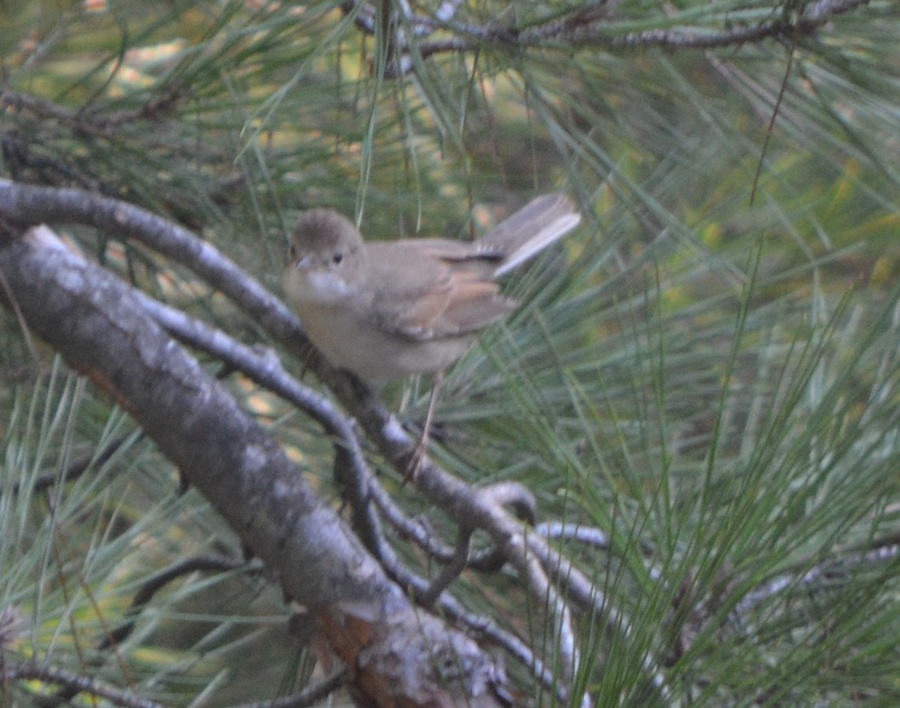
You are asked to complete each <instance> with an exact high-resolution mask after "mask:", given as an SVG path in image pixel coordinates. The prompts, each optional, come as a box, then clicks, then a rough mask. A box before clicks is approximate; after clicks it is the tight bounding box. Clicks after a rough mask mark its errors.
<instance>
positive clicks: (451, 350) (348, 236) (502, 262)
mask: <svg viewBox="0 0 900 708" xmlns="http://www.w3.org/2000/svg"><path fill="white" fill-rule="evenodd" d="M580 221H581V215H580V213H579V212H578V210H577V209H576V208H575V205H574V203H573V202H572V200H571V199H570V198H569V197H568V196H567V195H565V194H563V193H553V194H545V195H543V196H539V197H537V198H535V199H533V200H532V201H530V202H529V203H528V204H526V205H525V206H524V207H522V208H521V209H519V210H518V211H516V212H515V213H513V214H512V215H511V216H509V217H508V218H507V219H505V220H504V221H502V222H500V223H499V224H498V225H497V226H495V227H494V228H493V229H491V230H490V231H489V232H488V233H487V234H485V235H484V236H482V237H481V238H479V239H476V240H474V241H458V240H452V239H445V238H413V239H401V240H396V241H373V242H366V241H365V240H364V239H363V237H362V235H361V234H360V232H359V230H358V229H357V228H356V226H355V224H354V223H353V222H352V221H350V220H349V219H348V218H346V217H345V216H343V215H341V214H340V213H338V212H337V211H335V210H333V209H329V208H324V207H315V208H312V209H309V210H306V211H304V212H302V213H301V214H300V215H299V217H298V218H297V222H296V225H295V226H294V229H293V233H292V236H291V241H290V246H289V248H288V258H287V264H286V266H285V269H284V274H283V278H282V285H283V289H284V293H285V295H286V299H287V301H288V304H290V305H291V307H293V309H294V310H295V311H296V312H297V314H298V315H299V317H300V321H301V324H302V325H303V328H304V330H305V332H306V334H307V336H308V337H309V339H310V341H311V342H312V343H313V345H314V346H315V347H316V348H317V349H318V350H319V351H320V352H321V353H322V354H323V355H324V356H325V358H326V359H327V360H328V362H329V363H330V364H332V365H333V366H335V367H337V368H341V369H347V370H349V371H351V372H353V373H354V374H355V375H356V376H358V377H359V378H360V379H362V380H363V381H364V382H365V383H366V384H367V385H368V386H369V387H370V388H372V389H374V390H378V389H379V388H380V387H381V386H382V385H383V384H384V383H386V382H387V381H390V380H393V379H398V378H404V377H407V376H410V375H413V374H432V375H433V376H434V384H433V386H432V395H431V399H430V401H429V406H428V412H427V414H426V418H425V423H424V425H423V431H422V436H421V439H420V443H419V445H418V446H417V447H416V449H415V450H414V451H413V453H412V454H411V457H410V462H409V467H408V469H409V470H411V474H412V475H413V476H414V475H415V471H416V469H417V468H418V465H419V463H420V461H421V458H422V456H423V454H424V452H425V449H426V446H427V440H428V434H429V431H430V428H431V424H432V420H433V417H434V411H435V406H436V402H437V397H438V393H439V391H440V387H441V382H442V380H443V374H444V371H445V370H446V369H447V368H448V367H449V366H450V365H451V364H452V363H454V362H455V361H456V360H457V359H459V358H460V357H462V356H463V354H465V353H466V351H467V350H468V349H469V348H470V347H471V346H472V344H473V343H474V342H475V340H476V339H477V337H478V334H479V333H480V332H481V331H482V330H483V329H484V328H486V327H488V326H489V325H491V324H493V323H495V322H497V321H499V320H501V319H503V318H504V317H506V316H507V315H508V314H510V313H511V312H512V311H514V310H515V309H516V308H517V307H518V305H519V303H518V302H516V301H515V300H513V299H511V298H508V297H506V296H504V295H503V294H502V292H501V290H500V283H499V282H498V280H499V279H500V278H501V277H503V276H504V275H506V274H507V273H509V272H510V271H512V270H513V269H515V268H517V267H518V266H520V265H521V264H522V263H524V262H525V261H527V260H529V259H530V258H532V257H534V256H535V255H537V254H538V253H540V252H541V251H543V250H544V249H545V248H547V247H548V246H550V245H551V244H553V243H555V242H556V241H558V240H559V239H561V238H562V237H563V236H565V235H566V234H568V233H569V232H571V231H572V230H573V229H574V228H575V227H576V226H577V225H578V224H579V222H580ZM409 475H410V472H408V473H407V478H408V477H409Z"/></svg>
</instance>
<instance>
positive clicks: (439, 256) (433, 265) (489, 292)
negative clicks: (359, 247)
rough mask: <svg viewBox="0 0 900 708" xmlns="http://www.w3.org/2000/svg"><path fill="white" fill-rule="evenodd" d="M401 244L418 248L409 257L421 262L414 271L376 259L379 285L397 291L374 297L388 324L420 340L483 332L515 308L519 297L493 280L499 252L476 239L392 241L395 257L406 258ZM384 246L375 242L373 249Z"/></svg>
mask: <svg viewBox="0 0 900 708" xmlns="http://www.w3.org/2000/svg"><path fill="white" fill-rule="evenodd" d="M401 245H402V247H403V248H404V249H410V251H411V252H413V253H415V256H414V257H413V256H410V257H409V259H408V261H407V262H410V261H411V262H414V263H415V266H414V268H415V272H414V273H412V272H408V271H405V272H406V273H407V275H406V276H403V275H398V271H397V269H396V268H395V267H385V268H383V269H379V268H378V267H377V263H385V261H384V260H383V259H381V258H377V257H376V258H373V259H371V260H372V263H373V264H376V265H375V267H373V268H372V271H371V272H370V277H371V278H372V282H373V284H376V287H375V291H376V292H390V293H391V294H390V296H389V297H382V299H381V300H377V299H376V301H375V302H373V303H372V306H373V307H372V309H373V311H375V312H378V313H379V321H378V326H379V327H380V328H381V329H382V330H384V331H386V332H389V333H391V334H396V335H400V336H404V337H408V338H410V339H414V340H418V341H428V340H433V339H443V338H445V337H455V336H461V335H465V334H470V333H474V332H477V331H478V330H480V329H482V328H484V327H486V326H487V325H489V324H491V323H492V322H495V321H497V320H499V319H501V318H502V317H503V316H505V315H506V314H508V313H509V312H510V311H512V310H513V309H515V307H516V303H515V302H514V301H512V300H509V299H508V298H504V297H503V296H502V295H500V293H499V287H498V285H497V284H496V283H494V282H492V280H491V277H492V274H493V271H494V269H495V267H496V261H497V260H498V258H499V256H497V255H496V254H493V253H484V252H482V250H481V249H480V247H479V246H477V245H476V244H472V243H467V242H462V241H448V240H443V239H427V240H410V241H403V242H397V243H394V244H392V245H391V246H390V248H391V249H392V251H391V254H392V255H393V257H394V258H395V259H403V256H404V254H403V253H402V252H400V251H398V250H397V247H398V246H401ZM380 246H381V244H377V243H375V244H369V248H370V249H373V248H374V249H376V250H377V249H379V247H380ZM410 267H413V266H410Z"/></svg>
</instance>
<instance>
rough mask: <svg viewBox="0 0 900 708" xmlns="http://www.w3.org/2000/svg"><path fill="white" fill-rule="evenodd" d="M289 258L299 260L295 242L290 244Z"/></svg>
mask: <svg viewBox="0 0 900 708" xmlns="http://www.w3.org/2000/svg"><path fill="white" fill-rule="evenodd" d="M288 258H290V259H291V260H292V261H295V260H297V247H296V246H295V245H294V244H291V245H290V246H288Z"/></svg>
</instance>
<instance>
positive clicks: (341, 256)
mask: <svg viewBox="0 0 900 708" xmlns="http://www.w3.org/2000/svg"><path fill="white" fill-rule="evenodd" d="M331 260H332V261H333V262H334V264H335V265H340V264H341V261H343V260H344V254H343V252H342V251H335V252H334V255H333V256H332V257H331Z"/></svg>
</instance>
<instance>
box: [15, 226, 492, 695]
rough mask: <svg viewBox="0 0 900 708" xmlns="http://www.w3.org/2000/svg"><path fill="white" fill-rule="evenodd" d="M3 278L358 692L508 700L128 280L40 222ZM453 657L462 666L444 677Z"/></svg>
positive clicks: (487, 664) (465, 645)
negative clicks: (256, 564)
mask: <svg viewBox="0 0 900 708" xmlns="http://www.w3.org/2000/svg"><path fill="white" fill-rule="evenodd" d="M203 255H204V254H203V252H202V250H201V252H200V254H199V256H200V257H201V259H202V257H203ZM0 274H2V280H3V286H4V287H3V289H4V292H3V298H2V299H3V300H4V303H5V304H6V305H7V306H9V305H10V303H11V302H12V301H14V302H15V303H16V306H17V308H18V311H19V312H20V313H21V315H22V317H23V318H24V321H25V322H26V323H27V325H28V327H30V328H31V329H32V330H33V331H34V332H35V333H36V334H38V335H39V336H40V337H42V338H43V339H44V340H45V341H46V342H47V343H48V344H50V345H51V346H52V347H54V348H55V349H56V350H57V351H59V352H60V353H61V354H62V355H63V357H64V358H65V359H66V361H67V363H68V364H69V366H71V367H72V368H73V369H75V370H76V371H79V372H80V373H82V374H83V375H84V376H86V377H88V378H90V379H91V380H92V381H93V382H94V384H95V385H97V386H98V387H99V388H100V389H101V390H103V391H104V392H106V393H107V394H108V395H109V396H110V397H111V398H112V399H113V400H115V401H116V402H117V403H119V404H120V405H122V406H123V407H124V408H125V409H126V410H127V411H129V413H130V414H131V415H132V417H133V418H134V419H135V420H136V421H137V422H138V423H139V424H140V425H141V427H142V428H143V429H144V430H145V431H146V433H147V434H148V435H149V436H150V437H151V438H152V439H153V440H154V441H155V443H156V444H157V445H158V446H159V448H160V450H161V451H162V452H163V453H164V454H165V455H166V456H167V457H168V458H169V459H170V460H172V462H173V463H174V464H175V465H177V466H178V467H179V469H180V470H181V471H182V473H183V474H184V475H185V476H186V477H187V478H188V479H189V480H190V482H191V483H192V484H193V485H194V486H195V487H196V488H197V489H198V490H199V491H200V492H201V493H202V494H203V495H204V496H205V497H206V498H207V499H208V500H209V501H210V503H211V504H212V505H213V506H214V508H215V509H216V510H217V511H218V512H219V513H220V514H221V515H222V516H223V517H224V518H225V519H226V520H227V521H228V523H229V524H230V525H231V527H232V528H233V529H234V531H235V532H236V533H237V534H238V535H239V536H240V538H241V540H242V541H243V542H244V544H245V545H246V546H247V547H248V548H249V549H250V550H252V552H253V553H254V554H255V555H256V556H258V557H259V558H260V559H261V560H262V561H263V563H265V565H266V566H267V567H268V568H269V569H270V570H271V571H272V572H273V573H274V575H275V576H276V577H277V580H278V582H279V583H280V584H281V586H282V588H283V590H284V592H285V594H286V596H287V597H290V598H292V599H293V600H295V601H296V602H298V603H300V604H303V605H304V606H306V607H307V608H308V609H309V610H310V611H311V612H312V613H313V614H314V616H315V617H316V619H317V620H318V623H319V626H320V627H321V629H322V632H323V634H324V636H325V638H326V639H327V640H328V642H329V643H330V645H331V647H332V648H333V650H334V651H335V653H336V654H337V655H338V656H340V657H341V658H342V659H343V660H344V661H345V663H346V664H347V665H348V666H349V667H350V670H351V673H352V676H353V678H352V680H353V685H354V687H355V688H356V690H357V691H358V695H359V697H360V700H364V701H369V702H371V703H372V704H374V705H396V704H397V702H402V701H411V702H412V703H414V704H422V703H427V702H428V701H432V700H434V701H440V700H447V701H450V702H451V703H454V704H465V703H466V702H472V703H477V704H480V705H500V704H501V703H502V701H501V700H500V699H499V698H497V696H498V695H502V694H503V693H504V692H505V691H504V686H505V683H506V678H505V676H504V674H503V671H502V669H501V668H500V667H499V666H498V665H497V664H496V662H495V660H493V659H492V658H491V657H489V656H488V655H487V654H485V653H484V652H482V651H481V649H480V648H479V647H478V646H477V645H476V644H475V643H474V642H473V641H471V640H470V639H468V638H467V637H465V636H464V635H462V634H460V633H459V632H457V631H455V630H453V629H451V628H448V627H447V626H446V625H445V624H444V623H443V622H441V621H440V620H438V619H437V618H436V617H434V616H432V615H429V614H427V613H424V612H422V611H419V610H416V608H414V607H413V606H412V605H411V604H410V602H409V600H408V598H407V596H406V594H405V593H404V592H403V591H402V590H401V589H400V588H399V587H398V586H397V585H395V584H393V583H391V582H390V581H389V580H388V578H387V576H386V575H385V574H384V572H383V570H382V568H381V566H380V565H379V564H378V563H377V562H376V561H375V559H374V558H372V557H371V556H370V555H369V554H368V553H367V552H366V551H365V549H364V548H363V547H362V546H361V545H360V543H359V542H358V541H357V540H356V538H355V536H354V535H353V534H352V533H351V532H350V530H349V529H347V528H346V527H345V526H344V524H343V523H342V522H341V520H340V519H339V518H338V517H337V515H336V514H335V513H334V512H333V511H332V510H331V508H330V507H329V506H328V505H327V504H326V503H325V502H324V501H323V500H321V499H320V498H319V497H318V496H317V495H316V494H315V493H314V492H313V490H312V489H311V488H310V487H309V485H308V484H307V483H306V482H305V480H304V478H303V475H302V474H301V473H300V470H298V469H297V467H296V465H294V464H293V463H292V462H291V461H290V460H289V459H288V458H287V456H286V455H285V453H284V451H283V450H282V449H281V448H280V446H279V445H278V444H277V443H276V442H275V441H274V440H273V439H272V438H271V437H270V436H269V435H268V434H267V433H266V432H265V431H264V430H263V429H262V428H261V427H260V426H259V425H258V424H257V423H256V421H255V420H253V419H252V418H251V417H250V416H249V415H247V414H246V413H245V412H244V411H243V410H241V408H240V407H239V406H238V404H237V402H236V401H235V400H234V399H233V398H232V397H231V395H230V394H229V393H228V391H227V390H226V389H225V388H224V387H223V386H222V384H221V383H220V382H218V381H216V380H215V379H214V378H213V377H212V376H210V375H209V374H208V373H207V372H206V371H204V370H203V369H202V368H201V367H200V365H199V364H198V363H197V361H196V360H195V359H194V358H193V357H191V356H190V355H189V354H188V353H187V352H186V351H185V350H183V349H182V348H181V347H180V346H179V345H177V344H176V343H175V342H174V341H173V340H172V339H171V338H170V337H169V336H168V334H166V332H165V331H164V330H162V329H161V328H160V326H159V325H158V324H157V323H156V322H155V321H154V320H153V319H152V318H151V317H150V316H149V315H148V314H147V312H146V311H145V310H144V308H143V306H142V304H141V302H140V301H139V300H138V298H136V297H135V296H134V293H133V291H132V290H131V288H130V287H128V286H127V285H126V284H125V283H124V282H122V281H121V280H119V279H118V278H116V277H115V276H113V275H112V274H110V273H109V272H107V271H105V270H103V269H102V268H99V267H97V266H95V265H93V264H91V263H89V262H87V261H85V260H84V259H82V258H81V257H80V256H78V255H76V254H74V253H72V252H71V251H69V250H68V249H67V248H66V247H65V245H64V244H63V243H62V242H61V241H60V240H59V239H58V238H57V237H56V236H55V234H53V233H52V232H51V231H50V230H49V229H47V228H46V227H37V228H32V229H30V230H28V231H27V232H26V234H25V236H24V237H22V238H9V237H7V238H5V239H4V243H2V247H0ZM451 657H452V658H451ZM448 661H449V662H450V664H452V665H454V666H464V667H465V668H466V671H464V672H460V673H459V674H457V675H448V674H447V672H446V667H447V665H448ZM409 667H416V670H415V671H409V670H408V668H409ZM497 691H499V694H498V693H497Z"/></svg>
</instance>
